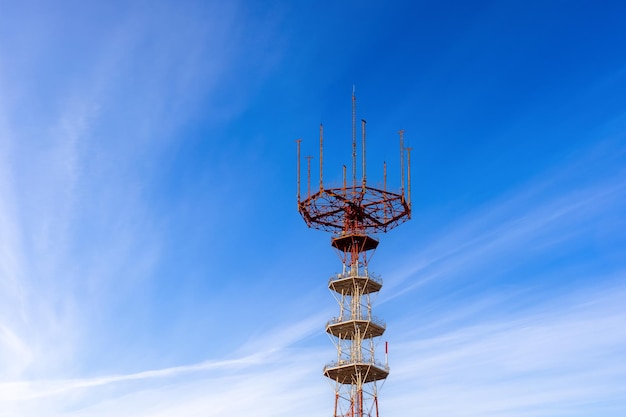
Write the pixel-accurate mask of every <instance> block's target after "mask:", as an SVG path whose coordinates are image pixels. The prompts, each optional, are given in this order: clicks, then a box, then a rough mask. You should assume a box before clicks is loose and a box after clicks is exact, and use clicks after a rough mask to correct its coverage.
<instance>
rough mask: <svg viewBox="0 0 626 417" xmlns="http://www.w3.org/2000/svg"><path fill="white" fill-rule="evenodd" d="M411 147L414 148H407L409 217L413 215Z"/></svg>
mask: <svg viewBox="0 0 626 417" xmlns="http://www.w3.org/2000/svg"><path fill="white" fill-rule="evenodd" d="M411 149H413V148H406V153H407V158H408V160H407V176H408V184H407V188H408V193H409V195H408V202H407V203H408V204H409V218H410V217H411V210H410V209H411Z"/></svg>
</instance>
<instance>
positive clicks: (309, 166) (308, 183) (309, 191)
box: [305, 156, 313, 198]
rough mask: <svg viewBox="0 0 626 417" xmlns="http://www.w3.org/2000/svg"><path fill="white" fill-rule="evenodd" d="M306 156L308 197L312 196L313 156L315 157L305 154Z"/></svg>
mask: <svg viewBox="0 0 626 417" xmlns="http://www.w3.org/2000/svg"><path fill="white" fill-rule="evenodd" d="M305 158H306V165H307V180H306V183H307V192H306V195H307V198H310V197H311V158H313V157H312V156H305Z"/></svg>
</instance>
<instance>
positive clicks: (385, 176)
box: [383, 161, 387, 191]
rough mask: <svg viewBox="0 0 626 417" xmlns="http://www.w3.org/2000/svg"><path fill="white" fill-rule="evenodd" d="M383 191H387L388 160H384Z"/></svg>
mask: <svg viewBox="0 0 626 417" xmlns="http://www.w3.org/2000/svg"><path fill="white" fill-rule="evenodd" d="M383 191H387V161H383Z"/></svg>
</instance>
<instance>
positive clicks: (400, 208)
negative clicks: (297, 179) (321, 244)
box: [298, 186, 411, 235]
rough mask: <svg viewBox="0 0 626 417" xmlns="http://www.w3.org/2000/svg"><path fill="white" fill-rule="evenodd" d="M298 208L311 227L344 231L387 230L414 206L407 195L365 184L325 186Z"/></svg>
mask: <svg viewBox="0 0 626 417" xmlns="http://www.w3.org/2000/svg"><path fill="white" fill-rule="evenodd" d="M298 211H299V212H300V214H301V215H302V218H303V219H304V221H305V222H306V224H307V225H308V226H309V227H311V228H313V229H320V230H324V231H327V232H333V233H335V234H337V235H341V234H353V233H362V234H373V233H380V232H387V231H389V230H391V229H393V228H394V227H396V226H398V225H400V224H402V223H404V222H405V221H407V220H408V219H409V217H410V212H411V209H410V207H409V204H408V202H407V201H406V199H405V198H404V195H402V194H398V193H393V192H391V191H385V190H380V189H378V188H373V187H368V186H365V187H357V188H352V189H345V188H325V189H322V190H320V191H318V192H317V193H315V194H313V195H311V196H309V197H308V198H306V199H305V200H303V201H300V202H299V203H298Z"/></svg>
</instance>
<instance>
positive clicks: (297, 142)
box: [296, 139, 302, 204]
mask: <svg viewBox="0 0 626 417" xmlns="http://www.w3.org/2000/svg"><path fill="white" fill-rule="evenodd" d="M300 142H302V139H296V144H297V145H296V146H297V148H298V165H297V166H298V204H300Z"/></svg>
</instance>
